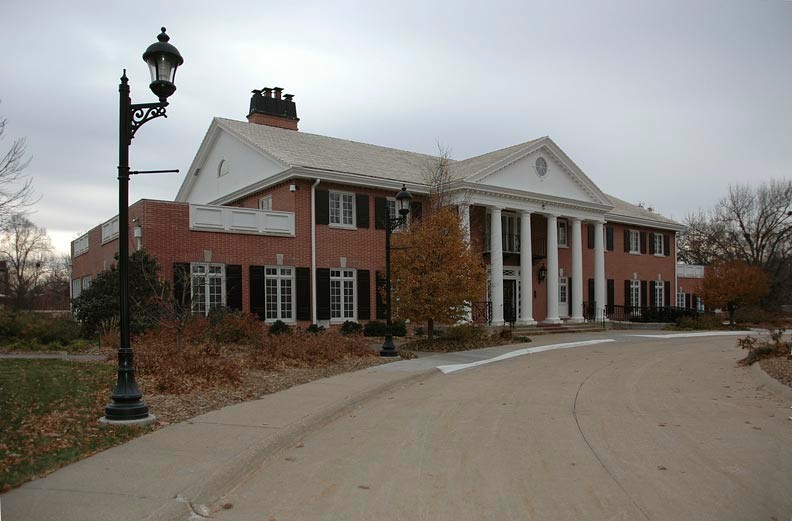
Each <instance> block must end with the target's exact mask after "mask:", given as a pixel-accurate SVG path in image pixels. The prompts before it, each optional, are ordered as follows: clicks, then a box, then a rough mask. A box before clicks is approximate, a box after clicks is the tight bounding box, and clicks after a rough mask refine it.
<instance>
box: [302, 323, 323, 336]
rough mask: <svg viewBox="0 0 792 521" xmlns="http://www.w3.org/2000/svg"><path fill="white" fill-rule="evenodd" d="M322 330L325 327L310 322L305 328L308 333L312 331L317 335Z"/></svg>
mask: <svg viewBox="0 0 792 521" xmlns="http://www.w3.org/2000/svg"><path fill="white" fill-rule="evenodd" d="M324 330H325V327H324V326H320V325H319V324H311V325H310V326H308V328H307V329H306V331H307V332H308V333H313V334H314V335H318V334H319V333H322V332H324Z"/></svg>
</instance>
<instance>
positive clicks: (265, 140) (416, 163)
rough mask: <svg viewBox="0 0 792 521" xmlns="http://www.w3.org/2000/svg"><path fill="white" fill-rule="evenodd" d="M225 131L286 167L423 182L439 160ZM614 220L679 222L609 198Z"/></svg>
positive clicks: (462, 172)
mask: <svg viewBox="0 0 792 521" xmlns="http://www.w3.org/2000/svg"><path fill="white" fill-rule="evenodd" d="M215 120H216V121H217V122H218V124H220V126H222V127H223V128H225V129H226V130H228V131H230V132H233V133H234V134H236V135H237V136H239V137H241V138H242V139H244V140H245V141H248V142H249V143H251V144H252V145H254V146H255V147H257V148H259V149H260V150H262V151H263V152H265V153H267V154H269V155H271V156H274V157H275V158H277V159H279V160H280V161H282V162H283V163H285V164H287V165H289V166H293V167H296V166H300V167H306V168H316V169H320V170H329V171H332V172H344V173H350V174H358V175H364V176H367V177H375V178H381V179H391V180H396V181H401V182H406V183H414V184H424V182H425V181H424V172H425V171H426V169H427V168H428V167H429V166H430V165H431V164H432V162H434V161H436V160H437V159H438V158H437V157H436V156H431V155H428V154H418V153H416V152H408V151H406V150H398V149H395V148H388V147H381V146H378V145H370V144H368V143H359V142H357V141H349V140H346V139H338V138H333V137H327V136H320V135H318V134H309V133H306V132H295V131H294V130H287V129H282V128H277V127H270V126H266V125H256V124H252V123H247V122H245V121H236V120H233V119H226V118H215ZM540 139H542V138H539V139H535V140H532V141H527V142H525V143H520V144H518V145H513V146H510V147H506V148H503V149H500V150H496V151H494V152H488V153H486V154H482V155H480V156H475V157H471V158H469V159H465V160H462V161H453V160H449V161H450V165H451V166H450V172H451V175H452V176H453V177H454V179H465V178H468V177H470V176H472V175H475V174H477V173H479V172H481V171H482V170H484V169H486V168H487V167H489V166H491V165H494V164H495V163H498V162H500V161H503V160H505V159H507V158H509V156H511V155H513V154H516V153H518V152H519V151H520V150H522V149H524V148H526V147H528V146H531V145H533V144H535V143H536V142H537V141H539V140H540ZM606 195H607V196H608V198H609V199H610V200H611V203H612V204H613V207H614V208H613V210H611V211H609V212H608V214H610V215H613V216H616V217H618V216H623V217H631V218H637V219H646V220H650V221H657V222H661V223H666V224H670V225H674V226H679V223H677V222H676V221H673V220H671V219H668V218H666V217H663V216H662V215H660V214H658V213H655V212H650V211H649V210H646V209H645V208H641V207H639V206H636V205H634V204H631V203H628V202H627V201H624V200H622V199H619V198H618V197H614V196H612V195H608V194H606Z"/></svg>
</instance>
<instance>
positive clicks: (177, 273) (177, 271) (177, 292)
mask: <svg viewBox="0 0 792 521" xmlns="http://www.w3.org/2000/svg"><path fill="white" fill-rule="evenodd" d="M189 291H190V263H189V262H174V263H173V302H174V303H175V304H176V307H177V308H181V307H182V306H185V307H189V306H190V304H191V302H190V295H189V294H185V293H186V292H189Z"/></svg>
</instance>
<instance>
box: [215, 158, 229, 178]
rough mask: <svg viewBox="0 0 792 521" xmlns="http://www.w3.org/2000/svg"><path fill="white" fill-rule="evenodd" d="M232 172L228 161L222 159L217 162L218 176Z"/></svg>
mask: <svg viewBox="0 0 792 521" xmlns="http://www.w3.org/2000/svg"><path fill="white" fill-rule="evenodd" d="M223 167H225V168H223ZM230 172H231V169H230V168H229V167H228V161H226V160H225V159H221V160H220V162H219V163H217V177H224V176H227V175H228V174H229V173H230Z"/></svg>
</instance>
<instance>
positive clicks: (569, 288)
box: [514, 277, 575, 317]
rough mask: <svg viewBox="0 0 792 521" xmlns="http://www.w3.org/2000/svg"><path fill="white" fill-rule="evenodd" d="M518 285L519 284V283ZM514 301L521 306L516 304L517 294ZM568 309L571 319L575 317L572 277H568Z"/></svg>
mask: <svg viewBox="0 0 792 521" xmlns="http://www.w3.org/2000/svg"><path fill="white" fill-rule="evenodd" d="M517 284H519V282H518V283H517ZM515 291H516V290H515ZM514 299H515V304H516V305H517V306H519V305H520V303H519V302H516V300H517V295H516V294H515V296H514ZM567 309H568V310H569V316H570V317H572V316H575V310H574V309H572V277H567Z"/></svg>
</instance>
